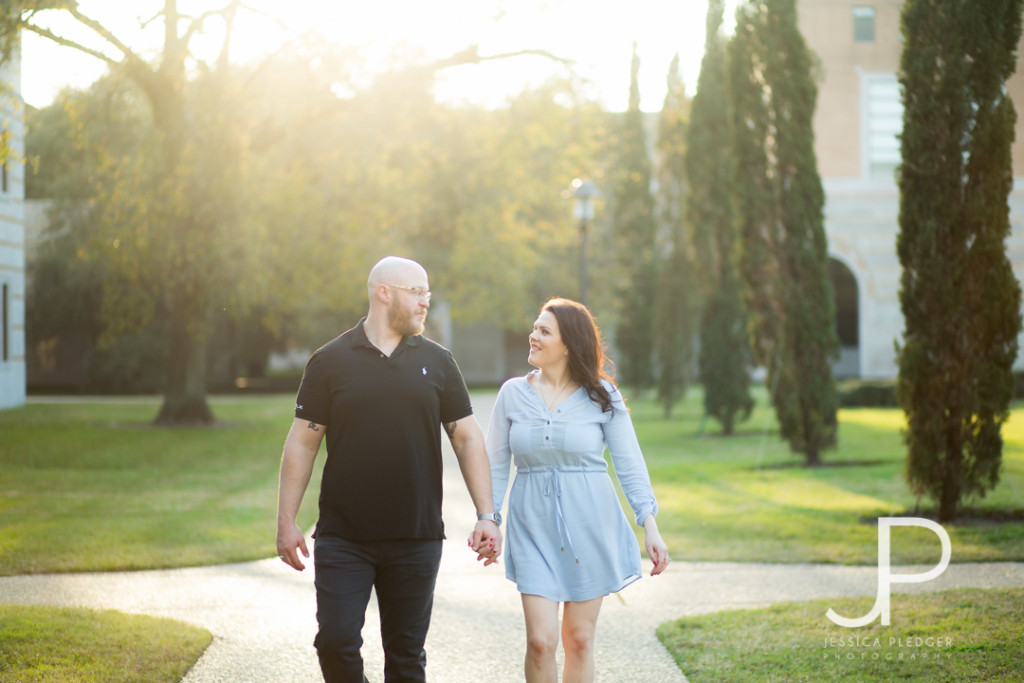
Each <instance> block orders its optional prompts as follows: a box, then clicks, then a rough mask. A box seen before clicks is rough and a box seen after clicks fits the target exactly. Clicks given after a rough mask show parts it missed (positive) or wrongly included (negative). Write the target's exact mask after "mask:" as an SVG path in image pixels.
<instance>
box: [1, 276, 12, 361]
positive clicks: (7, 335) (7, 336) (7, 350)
mask: <svg viewBox="0 0 1024 683" xmlns="http://www.w3.org/2000/svg"><path fill="white" fill-rule="evenodd" d="M0 327H2V328H3V349H2V351H3V356H0V360H2V361H4V362H6V361H9V360H10V359H11V298H10V288H9V287H8V286H7V283H6V282H5V283H4V285H3V292H2V294H0Z"/></svg>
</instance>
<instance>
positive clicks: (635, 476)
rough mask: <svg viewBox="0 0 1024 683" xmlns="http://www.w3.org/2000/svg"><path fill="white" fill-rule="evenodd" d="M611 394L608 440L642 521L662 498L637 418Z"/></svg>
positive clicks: (618, 472) (621, 480)
mask: <svg viewBox="0 0 1024 683" xmlns="http://www.w3.org/2000/svg"><path fill="white" fill-rule="evenodd" d="M611 395H612V399H613V411H612V417H611V419H609V420H608V421H607V422H605V423H604V425H603V429H604V438H605V443H607V444H608V451H609V453H611V456H612V465H613V467H614V468H615V476H616V477H618V479H619V485H620V486H622V492H623V493H625V494H626V500H627V501H629V505H630V507H631V508H632V509H633V515H634V516H635V518H636V523H637V524H639V525H642V524H643V523H644V520H645V519H647V516H648V515H652V514H653V515H655V516H657V514H658V502H657V500H655V498H654V489H653V488H652V487H651V477H650V474H649V473H648V472H647V463H646V462H644V456H643V452H642V451H641V450H640V442H639V441H638V440H637V438H636V431H635V430H634V429H633V420H632V419H630V417H629V411H627V410H626V404H625V403H624V402H623V400H622V394H620V393H619V392H618V390H617V389H615V388H612V391H611ZM492 467H493V466H492Z"/></svg>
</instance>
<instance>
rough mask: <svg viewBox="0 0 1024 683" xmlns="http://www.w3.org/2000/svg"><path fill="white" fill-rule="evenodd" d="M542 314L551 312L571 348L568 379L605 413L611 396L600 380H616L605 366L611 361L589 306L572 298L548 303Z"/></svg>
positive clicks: (609, 364) (610, 406) (609, 404)
mask: <svg viewBox="0 0 1024 683" xmlns="http://www.w3.org/2000/svg"><path fill="white" fill-rule="evenodd" d="M541 311H550V312H551V314H552V315H554V316H555V320H557V321H558V333H559V335H560V336H561V337H562V343H563V344H565V346H566V348H567V349H569V377H570V378H572V381H574V382H576V383H577V384H579V385H580V386H581V387H583V388H584V389H585V390H586V392H587V395H588V396H589V397H590V400H591V401H594V402H595V403H597V404H598V405H599V406H601V411H602V412H608V411H610V410H611V409H612V397H611V395H610V394H609V393H608V390H607V389H605V387H604V385H603V384H601V380H608V381H609V382H611V381H613V380H612V377H611V375H610V374H608V372H606V370H605V367H606V366H608V367H610V366H611V360H609V359H607V358H605V355H604V344H603V343H602V341H601V331H600V330H599V329H598V327H597V323H596V322H594V316H592V315H591V314H590V311H589V310H588V309H587V307H586V306H584V305H583V304H581V303H579V302H578V301H573V300H572V299H563V298H555V299H551V300H549V301H548V302H547V303H545V304H544V306H543V307H542V308H541Z"/></svg>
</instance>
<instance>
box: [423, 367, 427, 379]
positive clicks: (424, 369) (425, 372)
mask: <svg viewBox="0 0 1024 683" xmlns="http://www.w3.org/2000/svg"><path fill="white" fill-rule="evenodd" d="M423 376H424V377H426V376H427V369H426V368H423Z"/></svg>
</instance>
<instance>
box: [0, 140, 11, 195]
mask: <svg viewBox="0 0 1024 683" xmlns="http://www.w3.org/2000/svg"><path fill="white" fill-rule="evenodd" d="M10 143H11V136H10V133H9V132H8V131H6V130H5V131H4V132H3V134H2V136H0V160H2V161H3V165H2V166H0V192H3V193H4V194H7V191H8V189H9V188H8V182H9V181H8V173H7V169H8V168H9V167H10V163H8V159H9V158H10V156H11V144H10Z"/></svg>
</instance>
